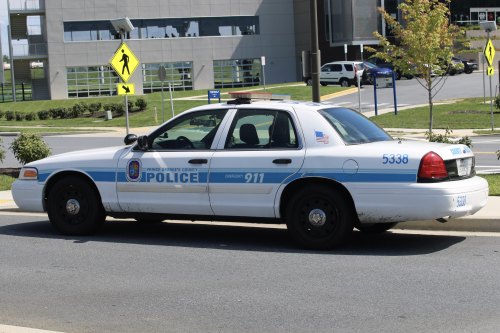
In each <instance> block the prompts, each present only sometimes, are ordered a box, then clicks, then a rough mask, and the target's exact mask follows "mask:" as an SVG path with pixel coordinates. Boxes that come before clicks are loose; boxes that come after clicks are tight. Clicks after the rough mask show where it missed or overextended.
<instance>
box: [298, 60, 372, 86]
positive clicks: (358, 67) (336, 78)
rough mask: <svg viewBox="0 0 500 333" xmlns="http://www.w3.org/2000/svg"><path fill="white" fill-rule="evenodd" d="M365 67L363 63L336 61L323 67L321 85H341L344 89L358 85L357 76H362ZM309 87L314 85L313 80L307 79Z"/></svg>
mask: <svg viewBox="0 0 500 333" xmlns="http://www.w3.org/2000/svg"><path fill="white" fill-rule="evenodd" d="M364 70H365V66H364V65H363V63H362V62H361V61H335V62H330V63H327V64H324V65H323V66H321V74H320V79H319V81H320V83H321V85H322V86H326V85H328V84H340V85H341V86H342V87H349V86H351V85H355V86H357V85H358V79H357V75H360V76H362V75H363V72H364ZM305 82H306V83H307V85H309V86H310V85H312V79H311V78H306V79H305Z"/></svg>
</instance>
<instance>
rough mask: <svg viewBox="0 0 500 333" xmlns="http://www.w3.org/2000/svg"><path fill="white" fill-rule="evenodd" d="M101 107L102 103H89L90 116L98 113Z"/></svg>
mask: <svg viewBox="0 0 500 333" xmlns="http://www.w3.org/2000/svg"><path fill="white" fill-rule="evenodd" d="M101 107H102V103H101V102H94V103H90V105H89V112H90V113H91V114H94V113H96V112H99V110H100V109H101Z"/></svg>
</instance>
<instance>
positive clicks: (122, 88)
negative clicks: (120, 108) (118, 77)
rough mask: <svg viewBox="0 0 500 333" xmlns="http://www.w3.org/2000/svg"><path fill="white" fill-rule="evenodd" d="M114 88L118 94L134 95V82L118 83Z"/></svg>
mask: <svg viewBox="0 0 500 333" xmlns="http://www.w3.org/2000/svg"><path fill="white" fill-rule="evenodd" d="M116 88H117V90H118V95H135V84H133V83H118V84H117V85H116Z"/></svg>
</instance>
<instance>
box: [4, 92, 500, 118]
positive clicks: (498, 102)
mask: <svg viewBox="0 0 500 333" xmlns="http://www.w3.org/2000/svg"><path fill="white" fill-rule="evenodd" d="M493 103H494V104H493V105H494V106H495V108H497V109H500V95H497V97H495V102H493ZM0 118H2V116H0Z"/></svg>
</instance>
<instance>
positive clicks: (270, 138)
mask: <svg viewBox="0 0 500 333" xmlns="http://www.w3.org/2000/svg"><path fill="white" fill-rule="evenodd" d="M298 147H299V142H298V139H297V132H296V131H295V127H294V125H293V121H292V119H291V117H290V115H289V114H288V113H287V112H284V111H271V110H269V111H266V110H239V111H238V113H237V114H236V116H235V118H234V120H233V124H232V126H231V129H230V130H229V134H228V137H227V139H226V144H225V147H224V148H225V149H283V148H285V149H286V148H298Z"/></svg>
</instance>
